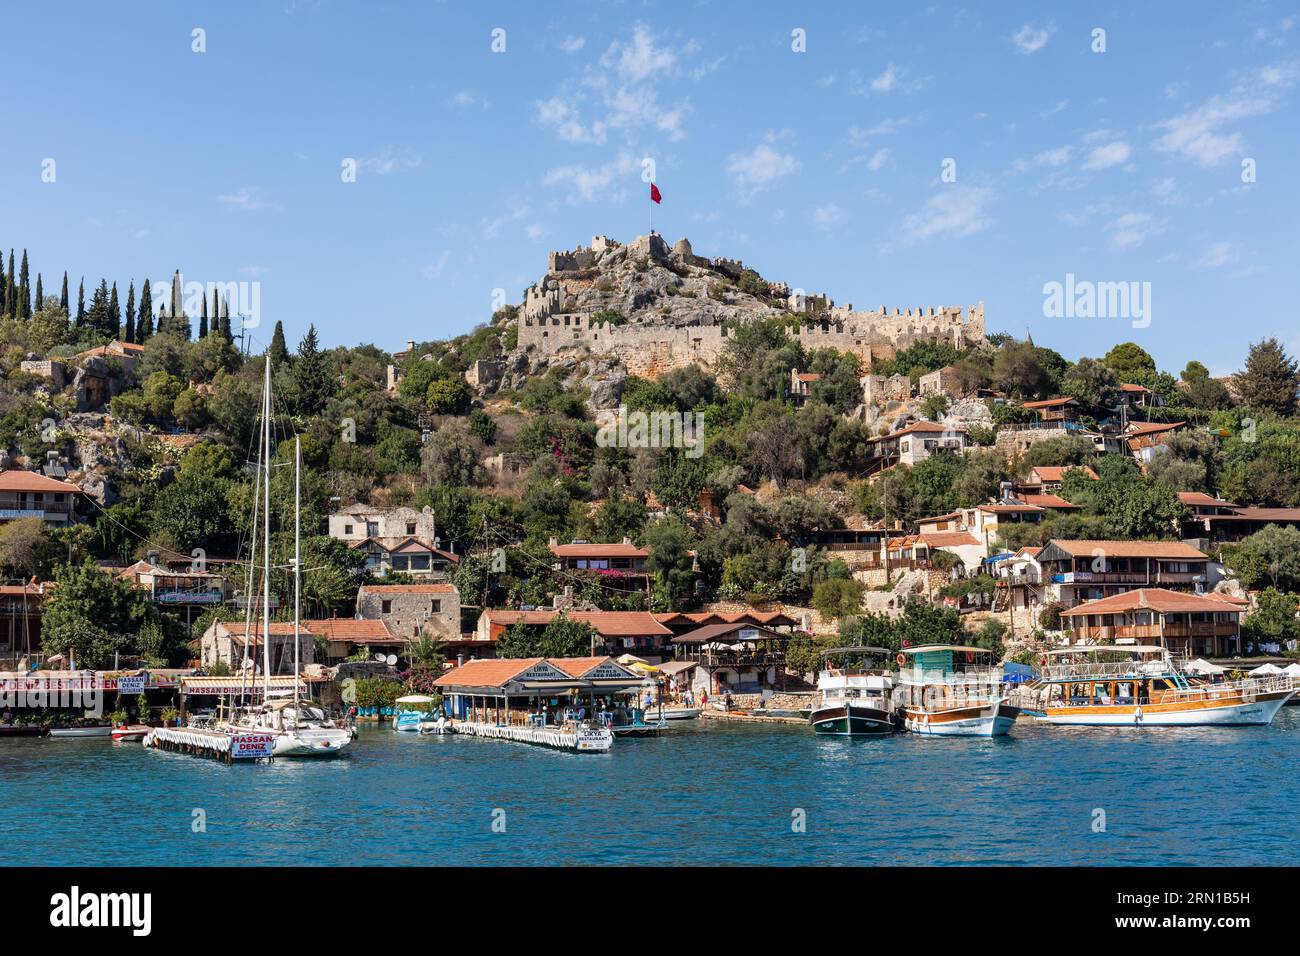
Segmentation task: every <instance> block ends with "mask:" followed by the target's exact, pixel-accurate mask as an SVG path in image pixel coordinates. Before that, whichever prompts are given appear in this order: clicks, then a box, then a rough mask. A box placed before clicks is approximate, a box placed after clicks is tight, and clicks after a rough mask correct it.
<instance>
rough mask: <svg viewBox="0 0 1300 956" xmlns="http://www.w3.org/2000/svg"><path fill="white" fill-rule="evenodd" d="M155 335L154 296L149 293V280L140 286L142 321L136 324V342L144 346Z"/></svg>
mask: <svg viewBox="0 0 1300 956" xmlns="http://www.w3.org/2000/svg"><path fill="white" fill-rule="evenodd" d="M151 335H153V294H152V293H151V292H150V291H149V280H148V279H145V280H144V281H143V282H142V283H141V285H140V319H139V321H138V322H136V324H135V340H136V342H138V343H139V344H141V345H144V343H145V340H146V339H148V338H149V336H151Z"/></svg>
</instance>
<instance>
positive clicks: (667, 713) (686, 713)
mask: <svg viewBox="0 0 1300 956" xmlns="http://www.w3.org/2000/svg"><path fill="white" fill-rule="evenodd" d="M661 716H662V717H663V719H664V720H694V719H695V718H697V717H699V716H700V708H699V707H676V706H666V707H664V709H663V711H662V713H661Z"/></svg>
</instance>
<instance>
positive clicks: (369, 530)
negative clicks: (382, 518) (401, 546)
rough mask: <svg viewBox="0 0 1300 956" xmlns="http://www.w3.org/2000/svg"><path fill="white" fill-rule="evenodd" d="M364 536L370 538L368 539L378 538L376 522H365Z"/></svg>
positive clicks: (377, 524)
mask: <svg viewBox="0 0 1300 956" xmlns="http://www.w3.org/2000/svg"><path fill="white" fill-rule="evenodd" d="M366 536H367V537H370V538H377V537H379V522H378V521H367V522H366Z"/></svg>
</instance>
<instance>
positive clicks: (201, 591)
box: [117, 558, 235, 607]
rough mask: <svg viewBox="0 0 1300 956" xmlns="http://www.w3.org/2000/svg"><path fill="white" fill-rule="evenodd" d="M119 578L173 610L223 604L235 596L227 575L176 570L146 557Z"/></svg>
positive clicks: (128, 568)
mask: <svg viewBox="0 0 1300 956" xmlns="http://www.w3.org/2000/svg"><path fill="white" fill-rule="evenodd" d="M117 576H118V577H119V578H121V579H122V580H124V581H128V582H130V584H131V585H132V586H133V587H137V588H140V589H141V590H142V591H148V592H149V597H150V598H151V599H152V600H153V601H154V602H155V603H157V604H163V605H167V606H172V607H177V606H185V605H192V606H213V605H218V604H224V603H225V602H226V601H229V600H230V599H231V598H233V597H234V595H235V586H234V584H233V583H232V582H231V581H230V579H229V578H227V577H226V576H225V575H224V574H218V573H217V572H215V571H196V570H193V569H189V568H187V569H185V570H182V571H173V570H172V569H170V568H168V567H166V566H165V565H162V564H158V563H157V562H156V560H149V559H147V558H146V559H142V560H140V561H137V562H135V563H134V564H131V565H128V566H127V567H125V568H123V569H122V570H121V571H118V572H117Z"/></svg>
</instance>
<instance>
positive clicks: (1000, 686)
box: [894, 644, 1020, 737]
mask: <svg viewBox="0 0 1300 956" xmlns="http://www.w3.org/2000/svg"><path fill="white" fill-rule="evenodd" d="M992 657H993V652H992V651H988V650H985V649H984V648H981V647H966V646H963V645H959V644H927V645H923V646H921V647H907V648H904V649H903V652H902V653H901V654H899V655H898V664H899V671H898V687H897V688H896V690H895V691H894V703H895V705H896V706H897V707H898V708H899V710H900V711H901V713H902V718H903V726H904V727H906V728H907V729H908V730H910V731H911V732H912V733H916V734H925V735H927V736H934V737H1003V736H1005V735H1006V734H1008V733H1010V732H1011V728H1012V726H1014V725H1015V722H1016V718H1018V717H1019V716H1020V708H1019V707H1017V706H1016V705H1015V704H1013V703H1012V702H1011V701H1010V699H1009V697H1010V689H1009V687H1008V686H1007V684H1006V681H1005V675H1004V674H1003V671H1002V667H1001V665H998V664H996V663H994V662H993V661H992V660H991V658H992Z"/></svg>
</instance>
